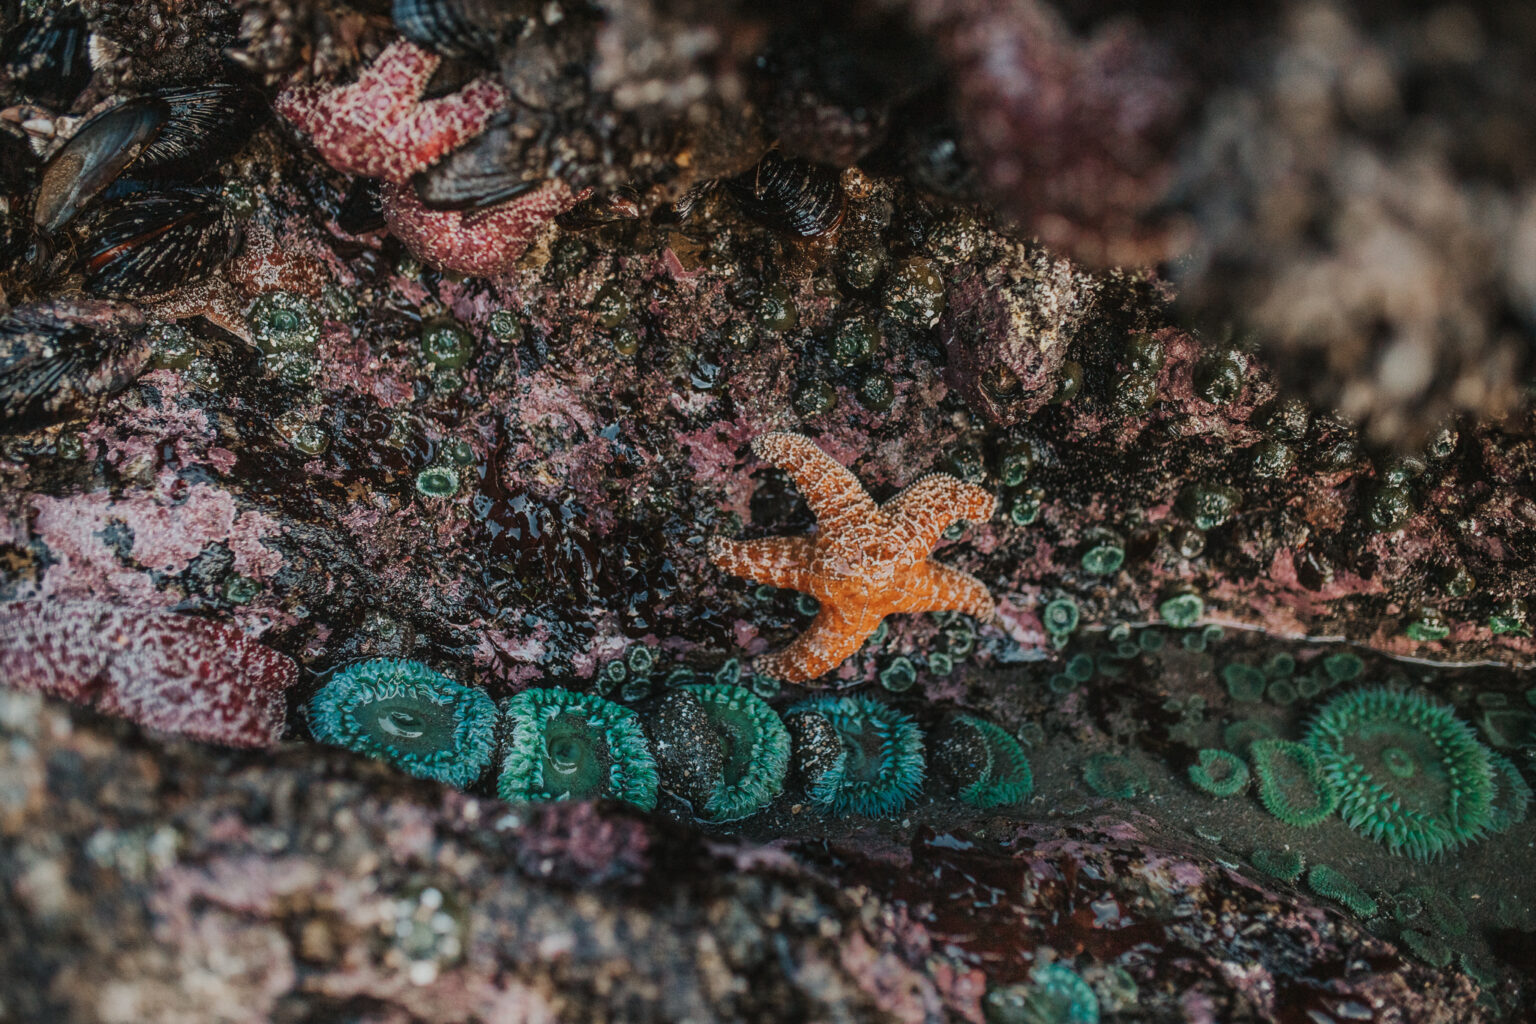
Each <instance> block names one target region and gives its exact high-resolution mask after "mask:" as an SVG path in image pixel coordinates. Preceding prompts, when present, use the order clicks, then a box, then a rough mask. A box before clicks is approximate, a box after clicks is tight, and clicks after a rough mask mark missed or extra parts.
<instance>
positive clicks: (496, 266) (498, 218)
mask: <svg viewBox="0 0 1536 1024" xmlns="http://www.w3.org/2000/svg"><path fill="white" fill-rule="evenodd" d="M586 194H587V193H586V192H583V193H582V194H581V195H573V194H572V193H571V190H570V189H569V188H567V187H566V186H565V184H564V183H563V182H560V181H555V180H553V179H551V180H550V181H546V182H544V183H543V184H542V185H540V186H539V187H538V188H536V189H534V190H533V191H531V192H525V193H523V194H522V195H520V196H518V197H517V198H515V199H508V200H507V201H506V202H504V203H497V204H496V205H495V206H487V207H485V208H483V209H479V210H431V209H428V208H427V207H426V206H425V205H423V203H422V202H421V200H420V199H419V198H417V196H416V191H415V189H413V188H411V186H410V185H386V186H385V187H384V196H383V198H384V219H385V220H386V221H387V222H388V223H389V230H390V231H391V232H393V233H394V235H395V237H396V238H398V239H400V241H401V242H403V243H404V244H405V246H406V248H408V249H410V250H411V252H413V253H414V254H415V255H416V258H417V259H420V260H421V261H422V262H424V263H427V264H429V265H431V266H433V267H436V268H437V269H439V270H451V271H454V272H456V273H460V274H467V275H469V276H471V277H497V276H499V275H501V274H505V273H506V272H507V271H509V270H511V269H512V267H513V265H514V264H516V263H517V261H518V260H519V259H520V258H521V257H522V255H523V253H524V252H526V251H527V250H528V246H529V245H530V244H532V242H533V240H534V239H535V238H536V237H538V234H539V232H541V231H543V230H544V228H545V226H546V225H547V224H548V223H549V222H550V221H551V220H553V219H554V218H556V217H557V216H559V215H560V214H562V213H564V212H565V211H566V210H569V209H570V208H571V207H572V206H574V205H576V203H577V201H579V200H580V199H582V198H584V197H585V196H586Z"/></svg>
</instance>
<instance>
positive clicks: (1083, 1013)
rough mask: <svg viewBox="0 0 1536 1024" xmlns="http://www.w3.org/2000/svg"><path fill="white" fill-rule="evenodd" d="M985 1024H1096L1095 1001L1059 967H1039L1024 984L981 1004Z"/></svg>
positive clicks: (997, 992) (992, 994)
mask: <svg viewBox="0 0 1536 1024" xmlns="http://www.w3.org/2000/svg"><path fill="white" fill-rule="evenodd" d="M981 1009H982V1016H983V1017H984V1018H985V1019H986V1021H987V1024H1098V1021H1099V997H1098V996H1097V995H1095V994H1094V991H1093V988H1092V986H1090V985H1089V984H1088V983H1087V982H1086V981H1084V980H1083V978H1082V976H1081V975H1079V974H1078V973H1077V972H1076V971H1074V970H1073V969H1072V968H1070V967H1068V966H1067V965H1066V964H1062V963H1049V964H1041V965H1040V966H1039V967H1036V968H1035V969H1034V970H1033V971H1031V972H1030V980H1029V982H1028V983H1026V984H1020V985H1004V986H999V987H997V988H993V989H991V990H989V991H988V992H987V995H986V998H985V999H983V1000H982V1007H981Z"/></svg>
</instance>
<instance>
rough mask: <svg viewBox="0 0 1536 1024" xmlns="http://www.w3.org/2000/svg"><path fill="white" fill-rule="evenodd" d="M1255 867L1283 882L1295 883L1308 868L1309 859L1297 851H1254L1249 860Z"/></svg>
mask: <svg viewBox="0 0 1536 1024" xmlns="http://www.w3.org/2000/svg"><path fill="white" fill-rule="evenodd" d="M1248 859H1249V860H1250V861H1252V863H1253V866H1254V867H1256V868H1258V869H1259V870H1260V871H1262V872H1264V873H1265V874H1266V875H1270V876H1271V877H1274V878H1278V879H1280V880H1281V881H1282V882H1294V881H1296V879H1298V878H1300V877H1301V872H1302V871H1303V870H1304V869H1305V868H1306V866H1307V858H1305V857H1303V856H1302V855H1301V853H1300V852H1299V851H1296V850H1254V851H1253V856H1251V857H1249V858H1248Z"/></svg>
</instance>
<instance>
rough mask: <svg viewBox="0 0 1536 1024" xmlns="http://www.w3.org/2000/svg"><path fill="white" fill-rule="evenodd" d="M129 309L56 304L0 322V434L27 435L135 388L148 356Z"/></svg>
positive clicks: (24, 309)
mask: <svg viewBox="0 0 1536 1024" xmlns="http://www.w3.org/2000/svg"><path fill="white" fill-rule="evenodd" d="M143 326H144V318H143V315H142V314H140V313H139V312H138V310H136V309H134V308H133V307H131V306H126V305H122V304H119V303H115V302H101V301H93V300H81V301H71V300H64V299H61V300H58V301H55V302H43V303H36V304H33V305H28V306H17V307H15V308H14V309H11V310H10V311H8V312H6V313H5V314H3V315H0V431H5V432H14V431H19V430H31V429H35V428H37V427H40V426H46V425H47V424H49V423H53V422H57V421H58V420H61V419H66V418H68V417H69V416H72V415H75V414H77V413H80V412H82V411H84V410H85V408H86V406H87V405H88V403H89V402H90V401H91V400H93V399H98V398H102V397H105V396H107V395H111V394H114V393H116V392H118V391H121V390H122V389H123V388H125V387H127V386H128V385H129V384H130V383H132V382H133V380H134V378H136V377H137V376H138V375H139V374H140V373H141V372H143V370H144V368H145V366H146V365H147V364H148V361H149V356H150V345H149V342H148V340H147V339H145V338H144V336H143Z"/></svg>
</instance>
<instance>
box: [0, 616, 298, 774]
mask: <svg viewBox="0 0 1536 1024" xmlns="http://www.w3.org/2000/svg"><path fill="white" fill-rule="evenodd" d="M298 678H299V673H298V667H297V666H296V665H295V664H294V663H293V661H292V660H291V659H289V658H288V657H287V656H286V655H284V654H280V653H278V652H277V651H274V650H272V649H271V648H270V647H267V646H265V645H263V644H260V643H258V642H257V641H255V640H253V639H251V638H250V637H249V636H246V635H245V634H244V633H242V632H241V631H240V630H238V629H236V628H234V627H233V626H227V625H224V624H222V623H218V622H210V621H208V620H207V619H199V618H194V617H192V616H189V615H176V614H172V613H167V612H147V611H136V610H134V609H131V608H124V607H121V606H118V605H111V604H106V603H104V602H101V601H24V602H18V603H14V604H7V605H0V680H3V681H4V684H5V685H7V686H11V687H14V688H16V689H19V690H38V691H41V692H43V693H47V694H51V695H53V696H55V697H63V698H65V699H67V700H72V701H74V702H75V703H77V704H85V705H88V706H90V707H94V708H95V709H96V710H97V711H100V712H102V713H103V714H108V715H116V716H117V717H119V718H126V719H128V720H129V721H131V722H137V723H139V724H140V725H142V726H145V727H147V728H150V729H158V730H160V731H162V732H168V733H175V734H177V735H180V736H187V737H190V738H191V739H194V740H201V741H203V742H205V743H218V744H221V745H223V746H228V747H270V746H272V745H273V744H275V743H276V742H277V741H278V739H279V738H280V737H281V736H282V733H283V721H284V716H285V710H286V705H285V702H284V696H283V695H284V691H286V690H287V689H288V688H289V687H291V686H293V684H294V683H296V682H298Z"/></svg>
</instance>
